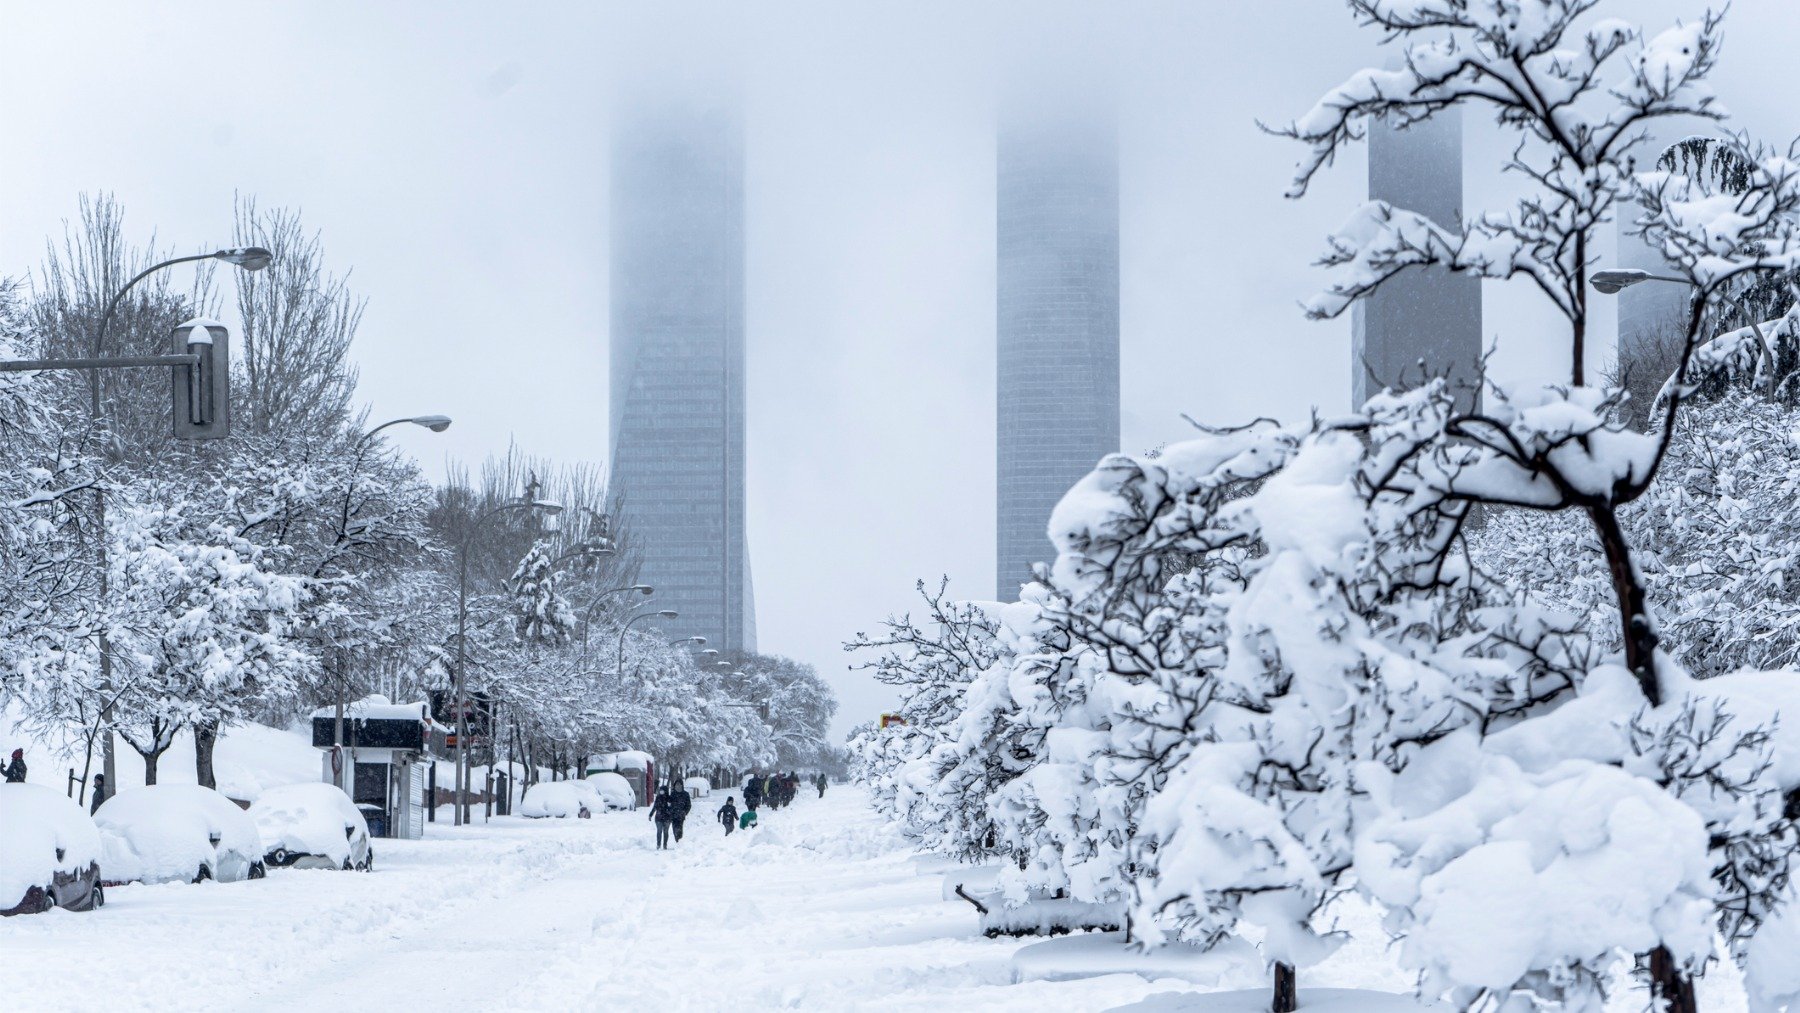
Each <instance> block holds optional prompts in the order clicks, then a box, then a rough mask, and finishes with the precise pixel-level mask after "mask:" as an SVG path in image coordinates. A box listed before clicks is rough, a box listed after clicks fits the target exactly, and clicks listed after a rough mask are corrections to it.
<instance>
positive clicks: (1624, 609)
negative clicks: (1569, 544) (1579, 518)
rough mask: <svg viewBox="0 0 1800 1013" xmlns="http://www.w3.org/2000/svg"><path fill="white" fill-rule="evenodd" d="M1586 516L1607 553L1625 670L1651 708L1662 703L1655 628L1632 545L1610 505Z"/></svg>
mask: <svg viewBox="0 0 1800 1013" xmlns="http://www.w3.org/2000/svg"><path fill="white" fill-rule="evenodd" d="M1587 515H1588V518H1589V519H1590V520H1592V521H1593V523H1594V533H1595V534H1596V535H1598V536H1599V538H1600V548H1601V549H1602V550H1603V551H1604V552H1605V553H1606V570H1607V573H1608V574H1609V575H1610V576H1611V578H1612V585H1613V598H1614V600H1615V602H1616V603H1617V605H1618V609H1619V634H1620V638H1621V640H1622V642H1623V643H1624V645H1625V667H1626V668H1629V669H1631V674H1632V675H1634V676H1636V677H1637V681H1638V687H1639V688H1640V689H1641V690H1643V693H1644V699H1645V700H1646V701H1647V702H1648V703H1649V704H1650V706H1652V707H1656V706H1659V705H1660V704H1661V703H1662V686H1661V684H1660V683H1659V682H1658V681H1657V678H1656V626H1655V624H1653V623H1652V622H1651V621H1650V607H1649V605H1648V603H1647V601H1646V595H1645V591H1644V582H1643V579H1642V576H1641V575H1640V574H1639V573H1638V570H1637V564H1636V562H1635V561H1634V560H1633V559H1632V558H1631V544H1630V543H1629V542H1627V541H1626V540H1625V529H1624V528H1622V527H1620V525H1619V517H1618V514H1616V513H1614V511H1613V508H1612V507H1611V506H1591V507H1588V508H1587Z"/></svg>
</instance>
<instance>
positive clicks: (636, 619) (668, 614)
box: [616, 609, 681, 678]
mask: <svg viewBox="0 0 1800 1013" xmlns="http://www.w3.org/2000/svg"><path fill="white" fill-rule="evenodd" d="M679 618H681V613H679V612H677V611H675V610H674V609H664V610H662V611H661V612H645V613H643V614H641V615H635V616H632V617H631V618H630V619H627V620H625V625H623V626H621V627H619V664H618V666H617V668H616V671H617V672H618V673H619V677H620V678H624V676H625V634H626V633H628V632H630V631H631V627H632V626H634V625H636V624H637V623H640V622H643V621H644V620H645V619H679Z"/></svg>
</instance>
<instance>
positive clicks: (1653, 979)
mask: <svg viewBox="0 0 1800 1013" xmlns="http://www.w3.org/2000/svg"><path fill="white" fill-rule="evenodd" d="M1587 514H1588V517H1589V518H1590V519H1592V520H1593V522H1594V531H1595V533H1596V534H1598V535H1599V536H1600V547H1601V548H1602V549H1603V550H1604V551H1605V553H1606V569H1607V573H1608V574H1609V575H1610V576H1611V577H1612V584H1613V597H1614V599H1615V601H1616V603H1617V605H1618V608H1619V628H1620V634H1621V637H1622V639H1623V641H1624V644H1625V667H1627V668H1629V669H1631V674H1632V675H1634V676H1636V677H1637V681H1638V688H1639V689H1640V690H1641V691H1642V692H1643V694H1644V700H1645V701H1646V702H1647V703H1649V705H1650V706H1652V707H1656V706H1660V705H1661V704H1662V702H1663V694H1662V684H1661V682H1660V681H1659V680H1658V679H1657V677H1656V626H1655V624H1654V623H1652V622H1651V621H1650V606H1649V603H1648V600H1647V595H1646V593H1645V589H1644V582H1643V579H1642V576H1641V575H1640V574H1639V573H1638V570H1637V565H1636V563H1635V562H1634V560H1633V559H1632V557H1631V545H1630V543H1629V542H1627V541H1626V540H1625V531H1624V529H1623V528H1622V527H1620V525H1619V518H1618V515H1617V514H1616V513H1614V512H1613V508H1612V507H1611V506H1592V507H1588V508H1587ZM1650 994H1651V995H1652V996H1653V997H1654V999H1655V1003H1654V1005H1655V1008H1657V1009H1658V1010H1661V1011H1663V1013H1698V1010H1699V1004H1698V1001H1697V1000H1696V999H1695V997H1694V980H1693V978H1691V977H1689V976H1688V974H1687V973H1686V972H1685V971H1683V970H1682V969H1681V965H1679V964H1677V963H1676V962H1675V957H1674V955H1673V954H1671V953H1670V952H1669V950H1668V947H1666V946H1658V947H1657V948H1655V949H1653V950H1651V951H1650Z"/></svg>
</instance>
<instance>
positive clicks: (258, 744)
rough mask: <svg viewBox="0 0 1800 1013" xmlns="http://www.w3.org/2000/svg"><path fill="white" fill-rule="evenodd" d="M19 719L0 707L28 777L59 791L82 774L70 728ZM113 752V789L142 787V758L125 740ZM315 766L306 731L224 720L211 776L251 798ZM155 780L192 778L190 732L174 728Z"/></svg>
mask: <svg viewBox="0 0 1800 1013" xmlns="http://www.w3.org/2000/svg"><path fill="white" fill-rule="evenodd" d="M18 720H19V714H18V713H17V712H16V711H13V710H7V711H0V742H4V743H6V745H7V747H8V750H9V751H10V749H11V748H12V747H23V748H24V750H25V760H26V762H27V763H28V764H29V765H30V776H29V778H28V779H29V780H30V781H31V782H32V783H33V784H42V785H45V786H48V787H50V788H54V789H55V790H56V792H57V794H59V795H60V794H62V793H63V789H64V786H65V784H66V783H67V779H68V772H69V768H71V767H73V768H74V769H75V773H76V774H77V775H78V776H79V775H80V774H81V771H82V766H83V761H84V759H85V757H84V754H83V750H82V747H81V743H80V742H79V741H78V740H77V739H76V737H75V735H74V733H73V732H72V731H71V732H70V733H69V734H67V735H65V736H62V737H52V738H45V737H41V736H30V735H26V734H25V732H24V730H23V729H22V728H20V727H19V726H18ZM115 755H116V757H117V766H116V769H117V771H118V784H116V785H114V788H116V789H117V790H118V791H125V790H126V789H128V788H138V787H142V786H143V784H144V761H143V759H142V758H140V757H139V756H138V754H137V753H135V752H133V751H132V749H131V747H130V746H128V745H126V744H125V742H124V740H123V739H121V740H119V742H118V748H117V749H116V750H115ZM92 762H93V766H92V770H93V772H96V773H97V772H99V770H100V749H99V747H98V746H97V745H96V746H95V748H94V756H93V761H92ZM319 771H320V760H319V750H317V749H315V748H313V744H312V738H311V732H310V731H306V732H304V734H303V733H302V732H300V731H288V730H285V729H281V728H270V727H269V726H267V725H259V724H251V723H246V724H238V725H227V726H226V727H225V728H223V729H221V730H220V732H219V739H218V742H217V743H216V744H215V745H214V746H213V778H214V781H215V782H216V783H217V784H218V786H219V791H221V792H223V793H224V794H225V795H226V796H227V797H228V798H236V799H243V800H245V801H247V802H254V801H255V800H256V797H257V796H258V795H260V794H262V793H263V791H264V790H266V789H268V788H273V787H275V786H277V785H283V784H293V783H295V782H297V781H314V780H317V779H318V777H319ZM156 779H157V781H158V783H162V784H175V783H181V784H193V783H195V781H196V777H195V773H194V737H193V736H192V735H191V734H189V733H187V732H177V733H176V735H175V741H174V743H173V744H172V745H170V746H169V751H168V752H166V753H164V754H163V755H162V759H161V760H160V761H159V762H158V763H157V768H156Z"/></svg>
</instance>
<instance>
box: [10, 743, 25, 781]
mask: <svg viewBox="0 0 1800 1013" xmlns="http://www.w3.org/2000/svg"><path fill="white" fill-rule="evenodd" d="M24 781H25V750H23V749H15V750H13V754H12V762H11V763H9V764H7V765H6V783H7V784H23V783H24Z"/></svg>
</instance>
